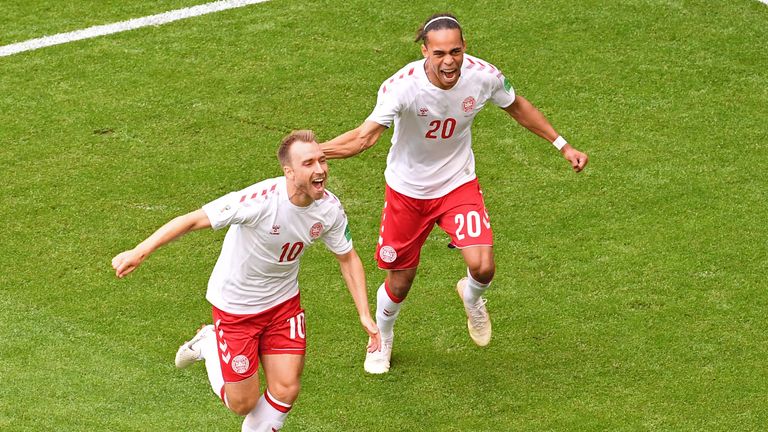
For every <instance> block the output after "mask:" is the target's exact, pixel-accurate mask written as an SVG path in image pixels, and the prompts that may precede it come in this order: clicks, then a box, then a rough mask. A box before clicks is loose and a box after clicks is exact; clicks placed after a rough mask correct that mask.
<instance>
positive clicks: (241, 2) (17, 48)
mask: <svg viewBox="0 0 768 432" xmlns="http://www.w3.org/2000/svg"><path fill="white" fill-rule="evenodd" d="M267 1H269V0H221V1H215V2H212V3H205V4H202V5H198V6H192V7H188V8H183V9H176V10H172V11H168V12H163V13H160V14H157V15H150V16H145V17H142V18H134V19H130V20H127V21H120V22H116V23H113V24H105V25H98V26H93V27H89V28H87V29H82V30H76V31H73V32H68V33H59V34H55V35H52V36H45V37H41V38H37V39H30V40H27V41H24V42H19V43H15V44H10V45H5V46H0V57H4V56H9V55H12V54H16V53H20V52H24V51H31V50H36V49H38V48H44V47H48V46H52V45H59V44H63V43H67V42H73V41H78V40H83V39H90V38H94V37H97V36H104V35H109V34H113V33H120V32H124V31H128V30H134V29H137V28H141V27H147V26H157V25H161V24H166V23H169V22H173V21H178V20H183V19H186V18H191V17H196V16H200V15H205V14H209V13H214V12H220V11H223V10H227V9H234V8H239V7H243V6H249V5H252V4H256V3H264V2H267Z"/></svg>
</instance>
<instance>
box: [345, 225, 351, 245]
mask: <svg viewBox="0 0 768 432" xmlns="http://www.w3.org/2000/svg"><path fill="white" fill-rule="evenodd" d="M344 238H346V239H347V240H348V241H349V240H352V230H350V229H349V224H347V226H346V228H344Z"/></svg>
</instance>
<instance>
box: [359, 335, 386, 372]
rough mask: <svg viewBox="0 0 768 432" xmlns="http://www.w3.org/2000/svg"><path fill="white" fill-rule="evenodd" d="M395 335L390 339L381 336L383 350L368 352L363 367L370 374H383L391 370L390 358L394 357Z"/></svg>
mask: <svg viewBox="0 0 768 432" xmlns="http://www.w3.org/2000/svg"><path fill="white" fill-rule="evenodd" d="M393 340H394V336H393V337H391V338H389V339H384V338H381V350H380V351H374V352H366V354H365V363H363V369H365V371H366V372H368V373H369V374H383V373H387V372H389V359H390V358H392V341H393Z"/></svg>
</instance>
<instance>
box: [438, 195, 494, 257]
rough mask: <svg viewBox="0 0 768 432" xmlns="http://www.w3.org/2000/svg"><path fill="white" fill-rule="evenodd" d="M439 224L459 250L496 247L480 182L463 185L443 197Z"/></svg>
mask: <svg viewBox="0 0 768 432" xmlns="http://www.w3.org/2000/svg"><path fill="white" fill-rule="evenodd" d="M437 224H438V225H439V226H440V228H442V229H443V231H445V232H446V234H448V235H449V236H451V243H453V244H454V245H455V246H456V247H458V248H459V249H462V248H465V247H469V246H493V229H492V228H491V220H490V217H489V215H488V211H487V209H486V208H485V203H484V202H483V195H482V192H481V191H480V185H479V184H478V183H477V181H473V182H470V183H467V184H465V185H462V186H460V187H458V188H457V189H456V190H454V191H452V192H451V193H450V194H448V195H446V196H445V197H444V198H443V202H442V206H441V214H440V217H439V218H438V220H437Z"/></svg>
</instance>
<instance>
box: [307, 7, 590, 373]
mask: <svg viewBox="0 0 768 432" xmlns="http://www.w3.org/2000/svg"><path fill="white" fill-rule="evenodd" d="M416 41H417V42H419V41H421V42H422V45H421V52H422V54H423V56H424V58H423V59H421V60H418V61H414V62H412V63H409V64H408V65H406V66H405V67H404V68H402V69H400V70H399V71H398V72H397V73H395V74H394V75H392V77H390V78H388V79H387V80H386V81H384V83H383V84H382V85H381V87H380V89H379V93H378V100H377V103H376V107H375V108H374V110H373V112H372V113H371V114H370V116H368V118H367V119H366V120H365V121H364V122H363V124H362V125H360V126H359V127H357V128H356V129H354V130H351V131H349V132H346V133H344V134H342V135H340V136H338V137H336V138H334V139H332V140H330V141H328V142H326V143H323V144H321V148H322V149H323V151H324V152H325V154H326V155H327V156H328V157H329V158H345V157H350V156H353V155H356V154H358V153H360V152H362V151H364V150H366V149H368V148H369V147H371V146H372V145H374V144H375V143H376V141H377V140H378V138H379V137H380V136H381V134H382V132H383V131H384V130H385V129H386V128H388V127H390V126H391V125H392V124H393V122H394V127H395V129H394V132H393V135H392V147H391V148H390V150H389V155H388V157H387V167H386V170H385V171H384V177H385V179H386V192H385V198H384V199H385V201H384V210H383V211H382V216H381V230H380V234H379V240H378V245H377V247H376V259H377V261H378V265H379V267H380V268H382V269H385V270H386V271H387V276H386V279H385V281H384V283H383V284H382V285H381V286H380V287H379V290H378V293H377V307H376V323H377V324H378V326H379V331H380V334H381V349H380V350H373V351H371V350H369V351H368V353H367V355H366V358H365V363H364V368H365V370H366V371H367V372H369V373H385V372H387V371H389V368H390V358H391V355H392V343H393V338H394V331H393V329H394V325H395V320H396V319H397V316H398V313H399V312H400V308H401V306H402V302H403V300H404V299H405V297H406V296H407V295H408V292H409V290H410V289H411V285H412V283H413V279H414V277H415V276H416V269H417V267H418V265H419V255H420V252H421V247H422V245H423V244H424V241H425V240H426V238H427V236H428V235H429V233H430V231H431V230H432V228H433V227H434V225H435V224H437V225H438V226H440V227H441V228H442V229H443V230H444V231H445V232H446V233H447V234H448V235H450V236H451V243H452V245H454V246H455V247H457V248H459V249H460V250H461V254H462V256H463V258H464V261H465V263H466V265H467V275H466V277H463V278H461V279H460V280H459V282H458V283H457V285H456V287H457V290H458V294H459V296H460V297H461V299H462V302H463V304H464V309H465V311H466V314H467V327H468V329H469V334H470V336H471V338H472V340H473V341H474V342H475V343H476V344H477V345H480V346H485V345H487V344H488V343H489V342H490V340H491V320H490V317H489V315H488V311H487V309H486V306H485V305H486V299H485V298H483V294H484V293H485V291H486V290H487V289H488V286H489V285H490V283H491V280H492V279H493V275H494V272H495V270H496V264H495V262H494V257H493V232H492V230H491V222H490V218H489V216H488V212H487V211H486V208H485V204H484V203H483V196H482V192H481V190H480V185H479V183H478V181H477V177H476V175H475V158H474V155H473V153H472V134H471V126H472V121H473V119H474V118H475V115H476V114H477V113H478V112H479V111H480V110H481V109H482V108H483V107H484V106H485V104H486V103H487V102H489V101H490V102H492V103H493V104H494V105H497V106H499V107H500V108H502V109H503V110H505V111H506V112H507V113H508V114H509V115H510V116H511V117H512V118H513V119H515V120H516V121H517V122H518V123H519V124H521V125H522V126H523V127H525V128H526V129H528V130H530V131H531V132H533V133H535V134H536V135H538V136H540V137H542V138H544V139H546V140H547V141H549V142H551V143H552V144H553V145H554V146H555V147H556V148H557V149H558V150H559V151H560V153H561V154H562V155H563V157H565V159H566V160H567V161H568V162H569V163H570V164H571V166H572V167H573V169H574V170H575V171H576V172H579V171H581V170H582V169H584V167H585V166H586V164H587V155H586V154H584V153H582V152H580V151H578V150H576V149H575V148H573V147H572V146H571V145H569V144H568V143H567V142H566V140H565V139H564V138H563V137H562V136H560V135H559V134H558V133H557V132H556V131H555V129H554V128H553V127H552V125H550V123H549V121H547V119H546V118H545V117H544V115H543V114H542V113H541V112H540V111H539V110H538V109H536V107H534V106H533V105H532V104H531V103H530V102H529V101H528V100H526V99H525V98H524V97H522V96H520V95H516V94H515V91H514V89H513V88H512V85H511V84H510V82H509V80H508V79H507V78H506V77H505V76H504V75H503V74H502V73H501V71H500V70H499V69H497V68H496V67H494V66H493V65H492V64H490V63H488V62H487V61H485V60H481V59H479V58H477V57H473V56H470V55H468V54H466V53H465V48H466V45H465V42H464V36H463V33H462V29H461V25H460V24H459V21H458V19H457V18H456V17H455V16H453V15H450V14H438V15H433V16H431V17H429V18H428V19H427V20H426V21H425V22H424V24H423V25H422V26H421V27H420V28H419V30H418V33H417V38H416Z"/></svg>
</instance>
